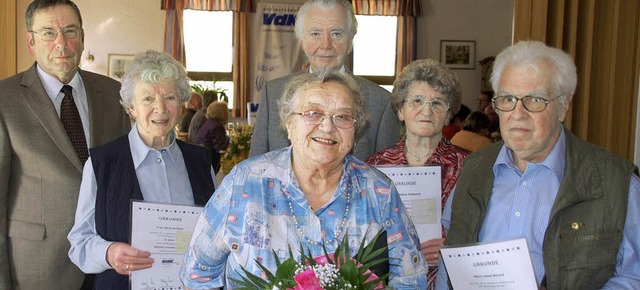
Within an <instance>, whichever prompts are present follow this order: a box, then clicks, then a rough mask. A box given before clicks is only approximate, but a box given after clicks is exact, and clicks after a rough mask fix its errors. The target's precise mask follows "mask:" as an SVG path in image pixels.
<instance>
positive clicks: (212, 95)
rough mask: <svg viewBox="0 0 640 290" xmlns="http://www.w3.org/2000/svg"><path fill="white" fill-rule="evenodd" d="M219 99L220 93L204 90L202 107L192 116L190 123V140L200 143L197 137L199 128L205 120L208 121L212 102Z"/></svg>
mask: <svg viewBox="0 0 640 290" xmlns="http://www.w3.org/2000/svg"><path fill="white" fill-rule="evenodd" d="M217 100H218V95H217V94H216V92H214V91H204V93H203V94H202V105H203V106H202V108H200V110H198V111H197V112H196V113H195V114H194V115H193V118H191V123H190V124H189V142H191V143H193V144H198V142H196V138H197V137H198V130H199V129H200V127H202V124H204V122H205V121H207V108H208V107H209V105H210V104H211V103H212V102H215V101H217Z"/></svg>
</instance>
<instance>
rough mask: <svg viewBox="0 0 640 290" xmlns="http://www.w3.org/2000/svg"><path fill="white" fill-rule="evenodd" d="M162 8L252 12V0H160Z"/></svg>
mask: <svg viewBox="0 0 640 290" xmlns="http://www.w3.org/2000/svg"><path fill="white" fill-rule="evenodd" d="M161 8H162V10H174V9H176V8H177V9H182V10H187V9H190V10H205V11H236V12H253V11H254V8H253V0H161Z"/></svg>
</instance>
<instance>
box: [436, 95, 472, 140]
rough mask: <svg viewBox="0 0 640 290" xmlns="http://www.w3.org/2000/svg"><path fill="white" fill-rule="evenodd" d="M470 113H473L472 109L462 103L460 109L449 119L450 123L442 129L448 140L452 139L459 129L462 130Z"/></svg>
mask: <svg viewBox="0 0 640 290" xmlns="http://www.w3.org/2000/svg"><path fill="white" fill-rule="evenodd" d="M469 114H471V109H469V107H467V106H465V105H464V104H462V105H460V110H458V112H457V113H456V114H455V115H453V117H451V119H449V124H447V125H446V126H444V128H443V129H442V136H444V137H445V138H447V140H451V138H453V136H454V135H455V134H456V133H458V131H460V130H462V127H463V126H464V120H466V119H467V116H469Z"/></svg>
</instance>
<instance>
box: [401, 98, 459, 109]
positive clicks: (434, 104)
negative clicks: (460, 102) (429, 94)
mask: <svg viewBox="0 0 640 290" xmlns="http://www.w3.org/2000/svg"><path fill="white" fill-rule="evenodd" d="M404 102H405V103H406V104H407V105H408V106H409V108H410V109H411V110H414V111H420V110H422V108H424V106H426V105H427V104H429V105H431V111H432V112H434V113H444V112H446V111H447V110H449V103H447V102H445V101H444V100H441V99H433V100H431V101H429V100H427V98H425V97H423V96H413V97H409V98H407V99H405V100H404Z"/></svg>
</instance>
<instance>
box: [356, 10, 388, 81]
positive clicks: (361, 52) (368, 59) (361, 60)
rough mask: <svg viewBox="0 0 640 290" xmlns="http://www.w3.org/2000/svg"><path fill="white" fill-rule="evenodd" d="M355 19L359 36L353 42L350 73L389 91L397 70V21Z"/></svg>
mask: <svg viewBox="0 0 640 290" xmlns="http://www.w3.org/2000/svg"><path fill="white" fill-rule="evenodd" d="M356 19H358V33H357V34H356V36H355V38H354V39H353V74H355V75H358V76H361V77H363V78H366V79H369V80H371V81H373V82H375V83H377V84H379V85H381V86H382V87H384V88H385V89H387V90H389V91H390V90H391V89H392V88H393V81H394V79H395V71H396V34H397V26H398V18H397V17H395V16H365V15H356Z"/></svg>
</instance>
